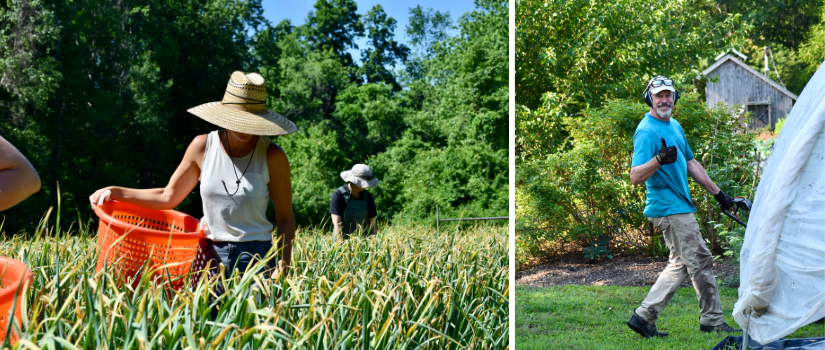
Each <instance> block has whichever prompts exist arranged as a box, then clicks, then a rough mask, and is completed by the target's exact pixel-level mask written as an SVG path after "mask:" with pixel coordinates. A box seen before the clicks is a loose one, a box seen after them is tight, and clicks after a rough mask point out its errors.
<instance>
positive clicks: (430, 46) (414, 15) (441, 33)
mask: <svg viewBox="0 0 825 350" xmlns="http://www.w3.org/2000/svg"><path fill="white" fill-rule="evenodd" d="M451 27H452V20H451V19H450V12H449V11H447V12H441V11H435V10H433V9H432V8H429V9H426V10H425V9H424V8H423V7H421V5H416V6H415V7H412V8H410V22H409V24H407V28H406V30H407V35H409V37H410V43H412V44H413V45H415V46H418V47H420V48H422V49H423V50H424V52H426V56H427V57H432V56H433V55H434V54H435V48H434V46H435V45H436V43H439V42H444V41H445V40H446V39H447V38H448V37H449V36H448V35H447V30H449V29H450V28H451Z"/></svg>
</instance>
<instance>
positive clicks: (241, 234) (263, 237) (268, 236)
mask: <svg viewBox="0 0 825 350" xmlns="http://www.w3.org/2000/svg"><path fill="white" fill-rule="evenodd" d="M219 137H220V136H219V134H218V132H217V131H213V132H210V133H209V134H208V135H206V151H205V152H204V154H203V167H202V169H201V176H200V182H201V199H202V200H203V215H204V217H203V219H202V220H201V223H202V224H204V225H203V226H204V232H205V233H206V238H209V239H211V240H213V241H219V242H248V241H268V240H272V229H273V225H272V223H271V222H269V221H268V220H267V219H266V207H267V205H268V204H269V202H270V197H269V186H268V184H269V168H267V158H266V153H267V149H269V145H270V144H271V143H272V141H271V140H270V139H269V138H266V137H263V136H261V137H258V143H257V144H256V145H255V147H256V148H255V154H254V155H253V154H252V151H250V152H249V153H248V154H247V155H245V156H244V157H241V158H230V157H229V155H228V154H226V152H224V150H223V148H222V147H221V142H220V139H219ZM230 146H231V145H230ZM250 157H254V158H253V159H252V162H251V163H249V169H248V170H247V171H246V174H245V175H243V177H242V178H241V183H240V188H238V184H236V183H235V181H237V178H236V176H235V174H237V176H241V173H243V171H244V168H246V164H247V163H248V162H249V159H250ZM233 168H234V171H233ZM221 180H223V182H224V183H226V189H224V185H223V183H221ZM236 188H237V189H238V192H237V193H235V194H234V195H232V196H230V195H228V194H227V190H229V193H233V192H235V189H236Z"/></svg>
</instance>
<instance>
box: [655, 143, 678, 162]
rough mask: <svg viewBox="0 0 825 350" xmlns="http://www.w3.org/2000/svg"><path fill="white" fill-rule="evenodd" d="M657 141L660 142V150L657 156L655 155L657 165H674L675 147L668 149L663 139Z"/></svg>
mask: <svg viewBox="0 0 825 350" xmlns="http://www.w3.org/2000/svg"><path fill="white" fill-rule="evenodd" d="M659 139H660V140H662V148H660V149H659V154H657V155H656V160H657V161H659V165H665V164H673V163H676V146H670V147H668V146H667V144H665V139H664V138H662V137H660V138H659Z"/></svg>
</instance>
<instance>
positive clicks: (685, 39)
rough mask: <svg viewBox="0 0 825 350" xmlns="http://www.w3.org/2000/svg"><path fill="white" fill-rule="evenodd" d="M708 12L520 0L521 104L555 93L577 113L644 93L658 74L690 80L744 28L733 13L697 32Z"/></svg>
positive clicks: (637, 1) (639, 2)
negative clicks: (611, 100)
mask: <svg viewBox="0 0 825 350" xmlns="http://www.w3.org/2000/svg"><path fill="white" fill-rule="evenodd" d="M708 17H709V14H708V13H706V12H703V11H699V10H694V9H693V8H690V7H689V6H688V4H687V3H684V2H666V3H655V4H651V3H650V2H648V1H643V0H618V1H613V2H606V3H601V4H600V6H592V2H590V1H586V0H572V1H567V0H564V1H562V0H558V1H556V0H551V1H536V0H519V1H516V10H515V22H516V33H515V37H516V43H515V46H516V67H518V69H517V70H516V91H517V94H516V103H517V104H520V105H524V106H526V107H527V108H529V109H536V108H538V106H539V105H540V104H541V98H542V95H544V94H545V93H548V92H552V93H554V94H555V97H554V99H555V100H556V101H557V102H558V103H561V104H562V105H563V106H564V110H565V112H566V113H567V114H573V115H575V114H577V113H579V112H580V111H581V110H584V109H585V108H587V107H598V106H600V105H601V104H602V103H603V102H604V101H606V100H608V99H609V98H614V97H619V98H628V97H631V96H640V95H641V92H642V90H643V87H642V88H640V87H641V86H643V85H644V83H645V82H646V80H647V79H650V78H651V77H653V76H655V75H657V74H661V75H666V76H669V77H671V78H673V79H676V80H677V82H682V83H684V82H687V81H689V80H690V79H692V78H693V77H695V76H696V75H697V74H698V73H699V72H701V70H702V69H703V68H705V67H707V63H708V60H710V59H712V58H713V57H714V56H715V55H716V54H717V53H718V52H721V50H722V49H723V48H727V47H729V46H730V44H731V42H732V41H734V40H737V38H738V37H739V36H741V35H742V33H741V30H742V29H744V28H743V27H742V26H738V25H737V18H738V16H737V15H733V14H732V15H730V16H728V17H725V19H724V20H722V21H718V22H714V23H713V24H711V27H710V28H705V29H704V30H702V31H695V30H694V28H697V27H703V28H704V27H705V23H706V19H707V18H708ZM519 132H520V131H517V133H519Z"/></svg>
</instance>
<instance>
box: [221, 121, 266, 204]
mask: <svg viewBox="0 0 825 350" xmlns="http://www.w3.org/2000/svg"><path fill="white" fill-rule="evenodd" d="M223 135H224V136H225V137H226V146H227V148H228V149H229V160H232V158H233V157H232V145H230V144H229V135H228V134H227V131H226V129H224V130H223ZM257 146H258V142H257V141H255V147H252V155H250V156H249V161H248V162H247V163H246V168H244V170H243V172H242V173H241V177H238V171H237V170H235V166H234V161H232V162H233V166H232V172H234V173H235V180H236V181H235V185H237V186H238V188H236V189H235V192H232V193H231V194H230V193H229V189H227V188H226V182H224V181H223V180H221V183H222V184H223V189H224V191H226V194H228V195H229V196H230V197H232V196H234V195H235V194H236V193H238V190H239V189H241V178H243V176H244V175H245V174H246V171H247V170H249V164H252V157H253V156H254V155H255V149H256V148H258V147H257Z"/></svg>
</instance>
